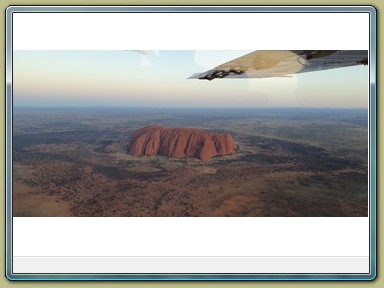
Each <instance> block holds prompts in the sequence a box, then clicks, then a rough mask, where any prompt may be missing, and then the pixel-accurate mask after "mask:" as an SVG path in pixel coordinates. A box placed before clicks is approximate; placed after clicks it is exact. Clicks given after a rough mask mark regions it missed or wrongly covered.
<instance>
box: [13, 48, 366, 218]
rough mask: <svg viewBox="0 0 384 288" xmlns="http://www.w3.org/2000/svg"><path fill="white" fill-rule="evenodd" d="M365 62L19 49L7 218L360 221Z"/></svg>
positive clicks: (352, 57) (296, 54)
mask: <svg viewBox="0 0 384 288" xmlns="http://www.w3.org/2000/svg"><path fill="white" fill-rule="evenodd" d="M367 64H368V51H366V50H254V51H248V50H244V51H237V50H236V51H235V50H233V51H231V50H44V51H43V50H14V51H13V98H12V103H13V109H12V111H11V112H12V128H11V130H12V151H11V155H12V166H13V169H12V193H13V216H14V217H156V216H157V217H196V216H199V217H368V193H369V186H368V176H369V171H368V167H369V141H368V140H369V105H370V101H369V68H368V65H367Z"/></svg>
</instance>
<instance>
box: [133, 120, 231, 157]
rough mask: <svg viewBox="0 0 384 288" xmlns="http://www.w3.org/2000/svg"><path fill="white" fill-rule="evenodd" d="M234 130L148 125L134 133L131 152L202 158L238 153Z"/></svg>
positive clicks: (146, 154) (144, 154)
mask: <svg viewBox="0 0 384 288" xmlns="http://www.w3.org/2000/svg"><path fill="white" fill-rule="evenodd" d="M236 149H237V146H236V144H235V142H234V141H233V138H232V135H231V134H218V133H211V132H205V131H203V130H201V129H196V128H167V127H162V126H157V125H153V126H147V127H144V128H141V129H139V130H137V131H135V132H134V133H133V136H132V139H131V141H130V144H129V153H130V154H132V155H136V156H153V155H157V154H163V155H167V156H168V157H174V158H186V157H189V158H199V159H201V160H203V161H206V160H209V159H210V158H212V157H215V156H219V155H230V154H234V153H236Z"/></svg>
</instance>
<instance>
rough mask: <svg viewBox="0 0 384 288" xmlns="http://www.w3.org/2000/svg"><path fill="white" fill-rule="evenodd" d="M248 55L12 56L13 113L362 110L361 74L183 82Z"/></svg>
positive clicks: (357, 70)
mask: <svg viewBox="0 0 384 288" xmlns="http://www.w3.org/2000/svg"><path fill="white" fill-rule="evenodd" d="M247 52H249V51H184V50H182V51H171V50H161V51H141V52H138V51H117V50H111V51H27V50H17V51H14V52H13V53H14V54H13V61H14V63H13V84H14V86H13V93H14V95H13V97H14V99H13V100H14V101H13V103H14V105H15V106H31V107H32V106H34V107H36V106H127V107H339V108H366V107H367V106H368V68H367V67H366V66H354V67H347V68H340V69H334V70H328V71H322V72H311V73H303V74H298V75H295V76H294V77H292V78H267V79H215V80H213V81H205V80H197V79H187V78H188V77H189V76H191V75H192V74H194V73H197V72H204V71H206V70H209V69H211V68H213V67H214V66H217V65H219V64H222V63H224V62H227V61H229V60H232V59H234V58H236V57H238V56H241V55H244V54H246V53H247Z"/></svg>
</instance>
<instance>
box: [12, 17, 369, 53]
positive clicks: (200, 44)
mask: <svg viewBox="0 0 384 288" xmlns="http://www.w3.org/2000/svg"><path fill="white" fill-rule="evenodd" d="M367 31H369V13H230V14H228V13H139V14H135V13H14V14H13V49H14V50H120V49H121V50H125V49H131V50H264V49H265V50H270V49H271V50H276V49H281V50H296V49H297V50H304V49H308V50H311V49H314V50H368V49H369V33H367Z"/></svg>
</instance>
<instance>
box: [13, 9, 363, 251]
mask: <svg viewBox="0 0 384 288" xmlns="http://www.w3.org/2000/svg"><path fill="white" fill-rule="evenodd" d="M237 14H238V15H237ZM213 15H214V17H218V18H215V19H214V20H213V19H212V17H213ZM236 15H237V16H236V17H239V18H240V19H238V18H236V17H235V14H230V17H229V15H228V14H201V15H199V17H197V16H196V15H195V14H149V13H143V14H129V16H130V17H124V14H111V13H103V14H89V13H88V14H82V13H80V14H63V13H55V14H49V13H45V14H41V13H33V14H32V13H14V14H13V16H14V20H13V25H14V27H13V32H14V35H13V36H14V37H13V45H14V46H13V48H14V50H88V49H89V50H120V49H132V50H152V49H156V50H162V49H172V50H183V49H188V50H191V49H194V50H195V49H200V50H201V49H217V50H220V49H223V50H237V49H241V50H244V49H250V50H257V49H327V50H328V49H329V50H334V49H336V50H339V49H346V50H347V49H356V50H357V49H359V50H363V49H366V50H368V49H369V33H367V29H369V14H368V13H350V14H341V13H327V14H324V13H310V14H305V13H303V14H302V13H296V14H295V13H290V14H278V13H268V14H258V17H255V15H254V14H251V13H250V14H244V13H241V14H240V13H236ZM100 17H101V18H100ZM324 18H325V19H326V21H324ZM154 23H156V24H154ZM191 35H193V36H191ZM212 35H214V37H212ZM109 221H112V222H109ZM146 221H148V222H146ZM158 221H160V222H161V223H158ZM194 221H196V222H194ZM13 225H14V226H13V229H14V238H13V240H14V243H13V245H14V251H13V252H14V256H46V255H48V256H49V255H54V256H63V255H71V256H84V253H85V254H86V255H100V254H102V255H106V256H111V255H116V254H119V255H122V254H123V255H126V256H132V255H137V256H145V255H156V253H157V255H158V256H164V254H167V255H168V256H169V255H171V256H172V255H182V254H188V255H201V256H212V255H215V256H217V255H223V254H226V255H232V256H241V255H243V256H244V255H248V256H249V255H254V256H260V255H264V256H273V255H279V256H281V254H283V255H284V254H295V256H296V255H310V256H319V255H326V256H369V232H368V231H366V230H367V229H369V219H368V217H367V218H211V219H209V218H124V219H121V218H14V223H13ZM362 231H364V232H362ZM69 235H70V236H69ZM162 235H163V237H161V236H162ZM68 236H69V237H68ZM187 236H188V237H187ZM177 240H178V241H177ZM105 243H108V245H106V244H105ZM111 243H112V244H111ZM143 244H144V245H143ZM287 248H288V249H290V250H287ZM188 255H184V256H188ZM289 256H292V255H289Z"/></svg>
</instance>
